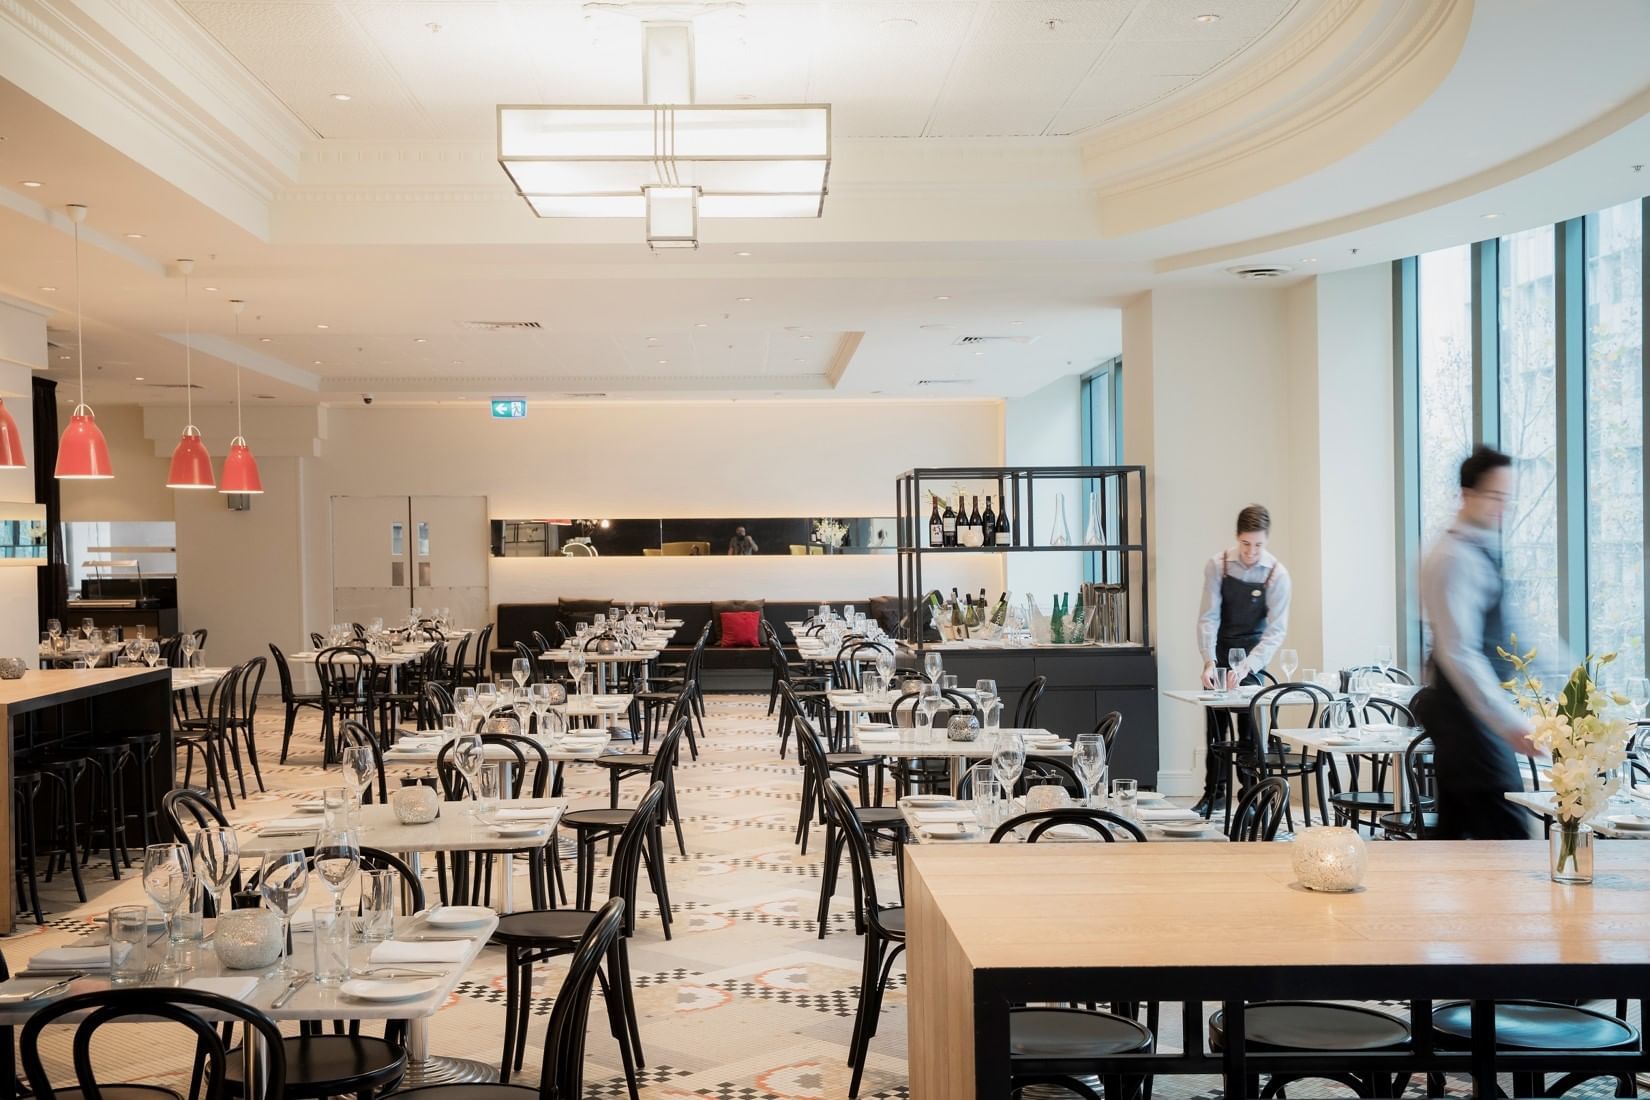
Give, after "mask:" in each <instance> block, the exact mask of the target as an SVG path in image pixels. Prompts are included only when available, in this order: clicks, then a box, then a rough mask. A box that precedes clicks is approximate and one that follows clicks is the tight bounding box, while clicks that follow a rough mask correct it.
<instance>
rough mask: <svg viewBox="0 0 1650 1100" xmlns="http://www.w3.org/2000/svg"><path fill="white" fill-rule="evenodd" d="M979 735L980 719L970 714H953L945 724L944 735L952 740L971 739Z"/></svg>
mask: <svg viewBox="0 0 1650 1100" xmlns="http://www.w3.org/2000/svg"><path fill="white" fill-rule="evenodd" d="M979 735H980V720H979V719H978V718H975V717H974V716H973V715H972V714H953V715H952V716H951V720H950V721H948V722H946V724H945V736H946V737H948V738H949V739H951V740H952V741H972V740H974V739H975V738H976V737H978V736H979Z"/></svg>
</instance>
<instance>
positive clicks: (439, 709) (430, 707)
mask: <svg viewBox="0 0 1650 1100" xmlns="http://www.w3.org/2000/svg"><path fill="white" fill-rule="evenodd" d="M423 694H424V717H425V719H426V720H427V721H432V724H433V725H434V726H436V727H437V728H439V727H440V725H441V716H442V715H444V714H451V713H453V693H452V692H450V691H448V690H447V685H446V684H438V683H436V682H435V681H433V680H432V681H430V682H429V683H427V684H425V685H424V688H423Z"/></svg>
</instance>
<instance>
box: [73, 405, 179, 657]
mask: <svg viewBox="0 0 1650 1100" xmlns="http://www.w3.org/2000/svg"><path fill="white" fill-rule="evenodd" d="M72 386H73V383H72V382H71V383H65V384H64V385H63V386H60V387H58V391H57V392H58V396H60V397H61V396H62V395H63V393H64V392H65V390H66V389H68V388H71V387H72ZM89 396H91V397H94V398H95V397H96V394H90V395H89ZM72 407H73V406H70V405H64V404H63V403H62V402H59V403H58V416H59V417H60V418H61V420H62V422H63V423H64V424H67V423H68V416H69V410H70V409H71V408H72ZM93 407H94V408H95V409H96V410H97V426H98V427H100V428H102V429H103V438H104V439H106V440H107V441H108V443H109V461H110V463H111V464H113V466H114V468H115V476H114V477H113V478H110V479H109V480H107V481H65V482H64V483H63V485H62V487H61V490H60V491H61V493H62V498H63V519H64V521H65V522H75V521H77V520H78V521H85V522H99V521H113V520H138V521H145V520H153V521H164V520H170V519H172V518H173V505H174V500H173V498H174V497H176V496H177V495H178V491H177V490H176V489H168V488H167V487H166V471H167V465H168V459H166V458H158V457H156V455H155V442H154V441H153V440H151V439H149V438H148V437H147V436H145V435H144V425H143V410H142V409H141V408H139V407H138V406H136V405H96V406H93ZM177 421H178V423H177V425H176V427H175V428H174V429H173V433H172V436H171V439H170V442H169V443H168V445H167V448H166V454H167V455H168V456H170V455H171V453H172V446H173V445H175V444H176V443H177V441H178V437H177V429H178V428H181V427H182V426H183V410H182V409H179V410H178V416H177ZM208 641H210V639H208Z"/></svg>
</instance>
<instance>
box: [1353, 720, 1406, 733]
mask: <svg viewBox="0 0 1650 1100" xmlns="http://www.w3.org/2000/svg"><path fill="white" fill-rule="evenodd" d="M1358 728H1359V729H1361V730H1363V731H1364V732H1365V733H1397V732H1398V727H1397V726H1395V725H1393V724H1392V723H1391V722H1365V723H1364V724H1363V725H1361V726H1359V727H1358Z"/></svg>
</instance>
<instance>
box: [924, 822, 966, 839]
mask: <svg viewBox="0 0 1650 1100" xmlns="http://www.w3.org/2000/svg"><path fill="white" fill-rule="evenodd" d="M922 831H923V832H924V833H925V834H926V835H928V836H930V837H942V836H962V835H964V834H965V833H967V832H968V830H967V829H966V828H965V827H964V826H963V824H962V822H960V821H936V822H934V823H932V824H928V823H924V824H923V826H922Z"/></svg>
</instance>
